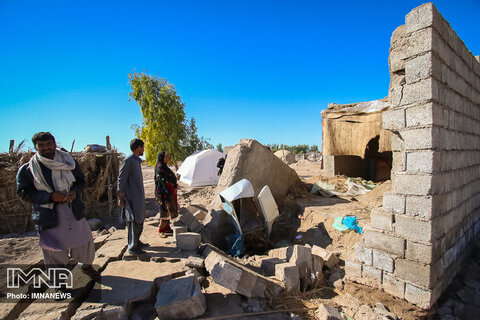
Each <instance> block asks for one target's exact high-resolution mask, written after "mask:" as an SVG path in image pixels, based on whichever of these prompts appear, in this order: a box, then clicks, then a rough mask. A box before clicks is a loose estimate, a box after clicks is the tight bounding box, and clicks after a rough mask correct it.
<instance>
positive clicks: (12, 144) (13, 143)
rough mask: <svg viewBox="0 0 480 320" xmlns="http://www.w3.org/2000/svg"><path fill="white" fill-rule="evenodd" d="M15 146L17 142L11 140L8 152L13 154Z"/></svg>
mask: <svg viewBox="0 0 480 320" xmlns="http://www.w3.org/2000/svg"><path fill="white" fill-rule="evenodd" d="M14 145H15V140H10V147H9V148H8V152H10V153H13V146H14Z"/></svg>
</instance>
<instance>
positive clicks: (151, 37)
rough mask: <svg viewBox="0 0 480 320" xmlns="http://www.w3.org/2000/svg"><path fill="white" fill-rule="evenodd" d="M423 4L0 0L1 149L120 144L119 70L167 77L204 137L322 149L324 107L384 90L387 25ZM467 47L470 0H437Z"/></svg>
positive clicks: (129, 110)
mask: <svg viewBox="0 0 480 320" xmlns="http://www.w3.org/2000/svg"><path fill="white" fill-rule="evenodd" d="M422 3H423V2H422V1H392V2H390V1H358V0H357V1H338V2H336V3H332V2H330V1H328V2H324V1H282V0H276V1H273V0H272V1H261V0H257V1H249V0H244V1H228V0H223V1H208V0H206V1H193V0H192V1H23V0H22V1H18V0H13V1H10V0H0V37H1V38H0V70H1V75H2V76H1V77H0V91H1V95H0V115H1V116H0V128H1V129H0V130H1V131H0V132H1V134H0V137H1V139H0V152H5V151H7V149H8V145H9V140H10V139H15V140H16V141H17V142H19V141H21V140H23V139H27V147H30V148H32V147H33V146H32V144H31V141H30V139H31V137H32V135H33V134H34V133H35V132H37V131H50V132H52V133H53V134H54V135H55V137H56V138H57V142H59V143H60V144H61V145H63V146H64V147H66V148H67V149H70V147H71V144H72V141H73V140H74V139H75V140H76V142H75V150H76V151H80V150H82V149H83V148H84V147H85V146H86V145H87V144H92V143H96V144H105V136H106V135H110V137H111V141H112V144H113V145H114V146H116V147H117V148H118V149H119V151H121V152H129V148H128V145H129V141H130V140H131V139H132V138H133V137H134V132H133V130H132V129H131V126H132V124H140V123H141V121H142V118H141V113H140V107H139V106H138V105H137V104H136V103H135V102H134V101H129V96H128V93H129V92H130V90H131V89H130V87H129V85H128V74H129V73H131V72H146V73H148V74H150V75H154V76H160V77H162V78H166V79H167V80H168V81H169V82H170V83H172V84H174V86H175V88H176V90H177V92H178V94H179V95H180V96H181V98H182V100H183V102H184V103H185V106H186V107H185V111H186V114H187V117H194V118H195V120H196V123H197V127H198V134H199V136H204V137H206V138H210V142H211V143H212V144H213V145H217V144H218V143H222V144H223V145H224V146H226V145H233V144H236V143H238V141H239V139H241V138H253V139H257V140H258V141H260V142H261V143H264V144H268V143H279V144H282V143H283V144H288V145H293V144H309V145H313V144H316V145H319V146H320V145H321V116H320V112H321V111H322V110H324V109H325V108H326V107H327V105H328V103H330V102H335V103H350V102H360V101H368V100H374V99H380V98H383V97H385V96H386V95H387V94H388V84H389V74H388V50H389V47H390V37H391V34H392V32H393V30H394V29H395V28H396V27H397V26H399V25H401V24H404V22H405V15H406V14H407V13H408V12H410V11H411V10H412V9H413V8H415V7H417V6H418V5H420V4H422ZM434 4H435V6H436V7H437V8H438V10H439V11H440V13H441V14H442V15H443V16H444V17H445V18H446V19H447V20H448V21H449V23H450V25H451V26H452V27H453V29H454V30H455V31H456V32H457V34H458V35H459V36H460V37H461V38H462V40H463V41H464V42H465V44H466V45H467V47H468V48H469V50H470V51H472V52H473V53H474V54H476V55H478V54H480V34H479V31H478V30H479V29H478V26H476V24H477V23H478V21H479V18H480V0H470V1H436V2H434Z"/></svg>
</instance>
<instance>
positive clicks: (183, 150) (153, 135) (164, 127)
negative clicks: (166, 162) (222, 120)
mask: <svg viewBox="0 0 480 320" xmlns="http://www.w3.org/2000/svg"><path fill="white" fill-rule="evenodd" d="M128 80H129V81H128V83H129V84H130V86H131V88H132V91H131V92H130V93H129V95H130V97H131V98H133V99H134V100H135V101H136V102H137V103H138V105H139V106H140V109H141V111H142V114H143V122H142V125H141V126H138V125H134V126H133V128H134V129H135V134H136V136H137V137H139V138H140V139H142V140H143V141H144V142H145V159H146V161H147V163H149V164H150V165H154V164H155V162H156V159H157V154H158V152H160V151H167V153H168V154H169V155H170V162H171V163H173V164H174V165H175V166H176V163H177V161H180V160H183V159H184V158H185V157H186V156H188V155H190V154H191V153H193V152H195V151H198V150H201V149H203V148H205V147H213V146H212V145H211V144H209V143H208V141H207V140H206V139H205V138H203V137H201V138H199V137H198V136H197V126H196V124H195V119H193V118H191V119H190V121H188V120H186V118H185V111H184V109H185V104H184V103H183V102H182V99H181V98H180V96H178V95H177V92H176V91H175V88H174V86H173V85H172V84H170V83H169V82H168V81H167V80H166V79H163V78H159V77H154V76H150V75H147V74H145V73H131V74H129V75H128Z"/></svg>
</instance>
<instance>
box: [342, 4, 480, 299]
mask: <svg viewBox="0 0 480 320" xmlns="http://www.w3.org/2000/svg"><path fill="white" fill-rule="evenodd" d="M403 37H404V40H405V41H404V43H406V45H405V46H404V52H403V53H404V55H403V56H404V57H405V58H404V61H403V62H404V79H403V81H398V84H397V85H396V87H395V88H391V90H390V96H389V98H390V101H391V109H390V110H388V111H386V112H384V113H383V115H382V117H383V121H382V122H383V128H384V129H388V130H391V131H392V133H393V134H392V151H393V166H392V191H390V192H387V193H385V194H384V197H383V206H382V207H381V208H376V209H374V210H373V212H372V214H371V227H370V228H369V229H366V230H365V232H364V234H363V236H362V241H361V242H360V243H358V244H357V246H356V248H355V258H356V259H354V261H348V262H346V269H347V276H349V277H350V278H351V279H353V280H355V281H358V282H364V283H368V284H372V283H373V284H376V285H379V286H381V287H382V288H383V289H384V290H385V291H387V292H389V293H391V294H393V295H395V296H398V297H401V298H405V299H406V300H407V301H410V302H412V303H415V304H417V305H419V306H420V307H423V308H430V307H431V306H432V305H433V303H434V302H435V301H436V300H437V299H438V297H439V296H440V294H441V293H442V292H443V291H445V289H446V288H447V287H448V285H449V284H450V282H451V280H452V278H453V277H454V275H455V274H456V273H457V272H458V271H459V268H460V265H461V262H462V260H463V258H464V257H465V256H466V255H467V254H468V250H467V249H468V244H469V243H470V242H471V241H472V240H473V238H474V237H475V236H477V235H478V234H479V231H480V179H479V172H480V63H479V61H478V59H476V58H475V57H474V55H473V54H472V53H471V52H469V51H468V49H467V47H466V46H465V44H464V43H463V41H462V40H461V39H460V38H459V37H458V36H457V35H456V33H455V31H454V30H453V29H452V28H451V27H450V25H449V23H448V22H447V21H446V20H445V19H444V18H443V17H442V16H441V15H440V13H439V12H438V11H437V9H436V8H435V6H434V5H433V4H431V3H427V4H424V5H421V6H420V7H417V8H415V9H414V10H412V11H411V12H410V13H409V14H408V15H407V16H406V18H405V28H404V34H403ZM397 74H402V73H397Z"/></svg>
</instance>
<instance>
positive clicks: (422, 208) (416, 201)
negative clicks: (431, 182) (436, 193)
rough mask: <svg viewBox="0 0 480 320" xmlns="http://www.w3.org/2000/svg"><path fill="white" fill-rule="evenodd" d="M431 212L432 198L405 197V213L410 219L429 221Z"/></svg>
mask: <svg viewBox="0 0 480 320" xmlns="http://www.w3.org/2000/svg"><path fill="white" fill-rule="evenodd" d="M432 211H433V198H432V197H431V196H429V197H418V196H407V200H406V210H405V213H406V214H407V215H408V216H411V217H420V218H424V219H431V218H432V214H433V213H432Z"/></svg>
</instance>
